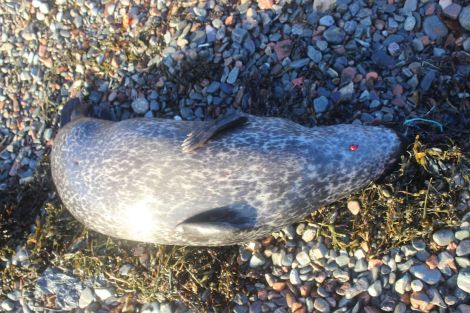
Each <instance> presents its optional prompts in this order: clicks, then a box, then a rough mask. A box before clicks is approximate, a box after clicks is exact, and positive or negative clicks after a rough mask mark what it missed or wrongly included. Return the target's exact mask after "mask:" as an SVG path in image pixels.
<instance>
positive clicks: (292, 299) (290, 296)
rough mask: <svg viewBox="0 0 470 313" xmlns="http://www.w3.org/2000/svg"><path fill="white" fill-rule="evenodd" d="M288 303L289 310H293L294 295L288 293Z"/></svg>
mask: <svg viewBox="0 0 470 313" xmlns="http://www.w3.org/2000/svg"><path fill="white" fill-rule="evenodd" d="M286 302H287V306H288V307H289V308H292V306H293V305H294V303H295V297H294V295H293V294H292V293H290V292H288V293H286Z"/></svg>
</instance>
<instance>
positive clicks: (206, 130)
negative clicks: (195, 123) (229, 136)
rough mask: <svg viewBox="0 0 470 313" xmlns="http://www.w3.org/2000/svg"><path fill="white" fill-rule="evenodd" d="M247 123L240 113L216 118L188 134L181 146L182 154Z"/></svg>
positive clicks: (246, 119)
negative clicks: (225, 131)
mask: <svg viewBox="0 0 470 313" xmlns="http://www.w3.org/2000/svg"><path fill="white" fill-rule="evenodd" d="M247 121H248V117H247V116H246V115H244V114H243V113H240V112H235V113H231V114H228V115H225V116H223V117H221V118H218V119H216V120H214V121H210V122H205V123H203V124H202V125H201V127H199V128H197V129H195V130H193V131H192V132H190V133H189V134H188V136H187V137H186V139H185V140H184V141H183V144H182V145H181V147H182V149H183V152H185V153H187V152H192V151H194V150H196V149H198V148H200V147H203V146H204V144H205V143H206V142H207V141H209V139H211V138H213V137H214V136H215V135H217V134H218V133H220V132H222V131H224V130H227V129H229V128H232V127H238V126H241V125H243V124H245V123H246V122H247Z"/></svg>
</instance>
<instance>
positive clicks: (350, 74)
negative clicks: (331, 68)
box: [341, 66, 356, 82]
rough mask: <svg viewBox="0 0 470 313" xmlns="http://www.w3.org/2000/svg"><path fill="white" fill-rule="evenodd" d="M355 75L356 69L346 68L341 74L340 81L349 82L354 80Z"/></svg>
mask: <svg viewBox="0 0 470 313" xmlns="http://www.w3.org/2000/svg"><path fill="white" fill-rule="evenodd" d="M355 75H356V69H355V68H354V67H350V66H348V67H346V68H345V69H344V70H343V71H342V72H341V81H342V82H345V81H347V82H349V81H351V80H352V79H353V78H354V76H355Z"/></svg>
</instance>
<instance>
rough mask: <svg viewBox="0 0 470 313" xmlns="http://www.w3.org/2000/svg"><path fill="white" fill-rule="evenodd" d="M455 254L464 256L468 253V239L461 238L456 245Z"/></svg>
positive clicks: (469, 246)
mask: <svg viewBox="0 0 470 313" xmlns="http://www.w3.org/2000/svg"><path fill="white" fill-rule="evenodd" d="M456 253H457V256H466V255H468V254H470V239H465V240H462V241H461V242H460V243H459V245H458V246H457V251H456Z"/></svg>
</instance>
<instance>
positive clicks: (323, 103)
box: [313, 96, 329, 113]
mask: <svg viewBox="0 0 470 313" xmlns="http://www.w3.org/2000/svg"><path fill="white" fill-rule="evenodd" d="M313 107H314V109H315V112H316V113H324V112H326V111H328V107H329V103H328V99H327V98H326V97H325V96H321V97H318V98H315V99H314V100H313Z"/></svg>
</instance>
